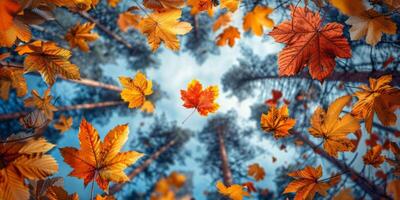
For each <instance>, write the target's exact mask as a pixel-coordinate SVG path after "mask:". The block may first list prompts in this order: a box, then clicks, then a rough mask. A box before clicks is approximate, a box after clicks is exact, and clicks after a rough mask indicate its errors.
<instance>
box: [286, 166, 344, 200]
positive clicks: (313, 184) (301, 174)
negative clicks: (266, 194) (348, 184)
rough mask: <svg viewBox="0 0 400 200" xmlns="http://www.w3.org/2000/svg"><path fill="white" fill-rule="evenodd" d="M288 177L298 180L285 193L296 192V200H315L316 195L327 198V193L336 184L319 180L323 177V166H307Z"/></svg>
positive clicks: (290, 184) (291, 183)
mask: <svg viewBox="0 0 400 200" xmlns="http://www.w3.org/2000/svg"><path fill="white" fill-rule="evenodd" d="M288 175H289V176H290V177H293V178H294V179H296V180H294V181H292V182H290V183H289V185H288V186H287V187H286V188H285V190H284V191H283V193H284V194H286V193H292V192H295V193H296V196H295V197H294V200H305V199H314V196H315V193H319V194H320V195H322V196H326V195H327V192H326V191H327V190H328V189H329V188H330V187H332V186H333V185H334V183H336V182H333V183H332V182H329V181H328V182H326V181H321V180H319V179H320V178H321V176H322V167H321V166H318V167H317V168H314V167H312V166H306V167H305V168H304V169H302V170H298V171H294V172H291V173H289V174H288Z"/></svg>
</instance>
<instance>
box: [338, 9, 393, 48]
mask: <svg viewBox="0 0 400 200" xmlns="http://www.w3.org/2000/svg"><path fill="white" fill-rule="evenodd" d="M346 24H348V25H351V28H350V38H351V39H352V40H360V39H361V38H363V37H366V39H365V40H366V42H367V44H369V45H371V46H375V45H376V44H377V43H378V42H380V41H381V37H382V34H383V33H386V34H389V35H395V34H396V31H397V26H396V23H394V22H393V21H392V20H391V19H390V18H389V17H386V16H384V15H381V14H380V13H378V12H376V11H375V10H373V9H369V10H367V11H365V12H364V13H363V14H361V15H357V16H350V18H349V19H348V20H347V21H346Z"/></svg>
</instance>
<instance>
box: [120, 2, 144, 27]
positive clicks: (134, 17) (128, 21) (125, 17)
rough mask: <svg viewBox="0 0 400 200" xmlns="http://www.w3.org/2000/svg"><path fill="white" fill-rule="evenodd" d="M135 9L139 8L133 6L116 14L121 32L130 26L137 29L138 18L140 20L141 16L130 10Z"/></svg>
mask: <svg viewBox="0 0 400 200" xmlns="http://www.w3.org/2000/svg"><path fill="white" fill-rule="evenodd" d="M137 9H139V8H137V7H133V8H132V9H131V10H128V11H126V12H123V13H121V14H119V15H118V21H117V24H118V27H119V29H121V31H122V32H126V31H128V30H129V29H130V28H135V29H139V22H140V20H142V16H141V15H139V14H135V13H132V12H131V11H133V10H137Z"/></svg>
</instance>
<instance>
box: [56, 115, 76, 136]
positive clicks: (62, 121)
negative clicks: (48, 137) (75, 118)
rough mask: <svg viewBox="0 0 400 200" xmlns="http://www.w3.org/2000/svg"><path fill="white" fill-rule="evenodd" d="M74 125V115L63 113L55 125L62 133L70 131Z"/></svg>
mask: <svg viewBox="0 0 400 200" xmlns="http://www.w3.org/2000/svg"><path fill="white" fill-rule="evenodd" d="M71 126H72V117H68V118H67V117H65V116H64V115H61V116H60V118H59V119H58V122H57V123H55V124H54V125H53V127H54V128H55V129H57V130H59V131H60V132H61V133H64V132H65V131H68V130H69V129H70V128H71Z"/></svg>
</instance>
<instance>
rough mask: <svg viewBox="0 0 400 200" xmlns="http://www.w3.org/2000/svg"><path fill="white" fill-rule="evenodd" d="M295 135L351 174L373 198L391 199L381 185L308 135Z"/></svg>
mask: <svg viewBox="0 0 400 200" xmlns="http://www.w3.org/2000/svg"><path fill="white" fill-rule="evenodd" d="M293 135H294V136H295V137H296V138H297V139H299V140H301V141H303V142H304V144H306V145H308V146H309V147H311V148H312V149H313V150H314V152H315V153H317V154H319V155H320V156H322V157H323V158H324V159H326V160H327V161H329V162H330V163H331V164H332V165H334V166H335V167H336V168H337V169H339V170H340V171H341V172H343V173H346V175H347V176H350V177H351V178H352V180H353V181H354V182H355V183H356V184H357V185H358V186H359V187H360V188H361V189H362V190H364V191H365V192H366V193H368V194H369V195H370V196H371V197H372V199H391V197H390V196H388V195H387V194H386V192H385V190H384V189H383V188H382V187H379V186H377V185H375V184H374V183H372V182H371V181H370V180H368V179H367V178H365V177H364V176H363V175H361V174H359V173H358V172H357V171H355V170H354V169H353V168H351V167H349V166H347V165H346V164H345V163H343V162H341V161H339V160H338V159H336V158H334V157H332V156H330V155H329V154H328V153H326V151H325V150H323V149H321V148H320V147H319V146H318V145H316V144H314V143H313V142H312V141H311V140H309V139H308V138H307V137H305V136H303V135H302V134H301V133H298V132H293Z"/></svg>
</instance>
